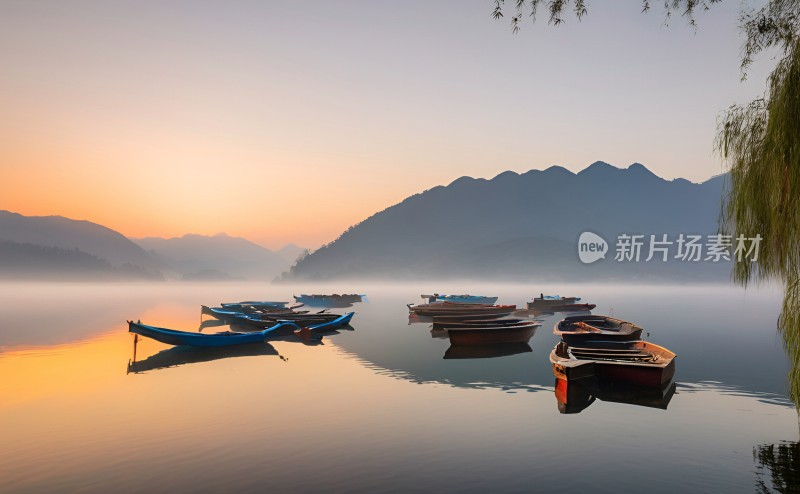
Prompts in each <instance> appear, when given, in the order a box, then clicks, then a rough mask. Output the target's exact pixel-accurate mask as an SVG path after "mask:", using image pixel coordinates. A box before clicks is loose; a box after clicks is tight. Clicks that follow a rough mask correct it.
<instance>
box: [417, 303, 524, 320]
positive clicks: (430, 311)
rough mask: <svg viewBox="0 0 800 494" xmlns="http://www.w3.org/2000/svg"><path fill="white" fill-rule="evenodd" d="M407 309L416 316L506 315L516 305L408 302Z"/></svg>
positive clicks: (513, 309) (515, 308) (512, 310)
mask: <svg viewBox="0 0 800 494" xmlns="http://www.w3.org/2000/svg"><path fill="white" fill-rule="evenodd" d="M408 310H409V311H410V312H412V313H414V314H416V315H418V316H433V317H435V316H468V315H473V314H494V315H497V316H500V315H504V316H505V315H508V314H511V313H512V312H514V311H515V310H517V306H516V305H481V304H455V303H452V302H441V303H435V304H420V305H412V304H408Z"/></svg>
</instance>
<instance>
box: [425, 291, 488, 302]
mask: <svg viewBox="0 0 800 494" xmlns="http://www.w3.org/2000/svg"><path fill="white" fill-rule="evenodd" d="M420 297H422V298H423V299H425V300H427V301H428V302H429V303H435V302H437V301H438V302H457V303H462V304H483V305H494V303H495V302H497V297H487V296H485V295H439V294H438V293H434V294H433V295H420Z"/></svg>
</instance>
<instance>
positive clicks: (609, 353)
mask: <svg viewBox="0 0 800 494" xmlns="http://www.w3.org/2000/svg"><path fill="white" fill-rule="evenodd" d="M550 363H551V364H552V365H553V374H555V376H556V377H557V378H559V379H565V380H574V379H581V378H584V377H591V376H595V377H597V378H599V379H608V380H614V381H620V382H625V383H629V384H635V385H639V386H661V385H662V384H663V383H665V382H667V381H669V380H670V379H672V377H673V376H674V375H675V354H674V353H672V352H671V351H669V350H667V349H666V348H664V347H661V346H658V345H656V344H654V343H649V342H647V341H641V340H640V341H632V342H624V344H614V345H602V346H595V345H591V346H588V345H587V346H585V347H579V346H567V344H566V343H564V342H561V343H559V344H557V345H556V346H555V348H553V351H552V352H550Z"/></svg>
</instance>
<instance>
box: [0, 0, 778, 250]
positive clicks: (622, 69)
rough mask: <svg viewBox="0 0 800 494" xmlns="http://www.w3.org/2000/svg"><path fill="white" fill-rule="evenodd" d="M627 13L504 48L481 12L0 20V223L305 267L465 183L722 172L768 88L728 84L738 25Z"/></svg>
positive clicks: (9, 9) (387, 8) (467, 5)
mask: <svg viewBox="0 0 800 494" xmlns="http://www.w3.org/2000/svg"><path fill="white" fill-rule="evenodd" d="M623 3H624V2H620V3H619V4H618V3H616V2H615V3H614V4H613V5H609V4H606V3H603V4H600V3H596V4H592V8H593V10H592V11H591V12H590V15H589V16H588V17H586V18H585V19H584V20H583V21H582V22H580V23H578V22H577V21H575V20H574V19H569V20H568V22H567V24H566V25H565V26H561V27H558V28H554V27H551V26H547V25H546V23H545V22H544V21H541V22H539V23H538V24H536V25H535V26H533V25H525V26H524V28H523V30H522V32H521V33H520V34H518V35H514V34H512V33H511V32H510V30H509V28H508V23H507V22H506V21H493V20H492V19H491V16H490V12H491V7H492V5H491V2H490V1H480V0H471V1H467V2H461V1H455V0H453V1H443V2H427V1H426V2H400V1H392V2H367V1H362V2H345V3H340V4H336V5H333V4H331V3H329V2H298V3H294V2H225V3H207V2H180V1H170V2H125V1H122V2H103V1H77V2H29V1H10V2H3V3H2V4H0V67H2V69H0V84H1V85H2V86H0V89H2V90H1V91H0V108H2V114H3V118H2V119H0V174H1V175H0V178H1V180H0V209H6V210H10V211H14V212H18V213H21V214H25V215H52V214H56V215H63V216H66V217H69V218H74V219H87V220H90V221H93V222H96V223H99V224H102V225H104V226H108V227H110V228H113V229H115V230H117V231H119V232H121V233H123V234H125V235H127V236H129V237H142V236H164V237H170V236H180V235H183V234H186V233H200V234H214V233H218V232H226V233H228V234H230V235H237V236H243V237H246V238H248V239H251V240H253V241H256V242H258V243H261V244H263V245H265V246H267V247H270V248H279V247H281V246H283V245H285V244H286V243H289V242H294V243H296V244H298V245H301V246H304V247H312V248H314V247H317V246H319V245H320V244H322V243H325V242H328V241H331V240H333V239H334V238H335V237H336V236H337V235H338V234H339V233H340V232H342V231H343V230H344V229H346V228H347V227H348V226H350V225H352V224H354V223H357V222H359V221H361V220H363V219H365V218H366V217H368V216H370V215H371V214H373V213H375V212H377V211H380V210H382V209H384V208H386V207H388V206H391V205H392V204H395V203H397V202H399V201H401V200H402V199H404V198H405V197H407V196H409V195H412V194H414V193H417V192H421V191H423V190H425V189H429V188H431V187H434V186H437V185H442V184H448V183H450V182H452V181H453V180H455V179H456V178H458V177H460V176H463V175H470V176H475V177H486V178H490V177H493V176H495V175H497V174H499V173H501V172H503V171H505V170H513V171H516V172H525V171H527V170H529V169H532V168H540V169H541V168H546V167H548V166H550V165H553V164H558V165H561V166H564V167H566V168H568V169H570V170H572V171H578V170H580V169H582V168H584V167H586V166H587V165H589V164H590V163H592V162H594V161H596V160H604V161H607V162H609V163H611V164H614V165H616V166H620V167H626V166H628V165H629V164H631V163H633V162H641V163H644V164H645V165H646V166H648V167H649V168H650V169H651V170H653V171H654V172H655V173H656V174H658V175H660V176H662V177H665V178H668V179H671V178H675V177H685V178H688V179H689V180H693V181H703V180H706V179H708V178H709V177H711V176H712V175H715V174H718V173H721V172H722V171H724V169H723V167H722V164H721V163H720V160H719V159H718V158H716V157H715V156H713V154H712V140H713V136H714V130H715V125H716V119H717V117H718V115H719V113H720V111H722V110H724V109H725V108H727V107H728V106H729V105H730V104H732V103H734V102H742V101H747V100H749V99H752V97H754V96H757V95H758V94H759V93H760V92H761V91H762V90H763V84H764V82H763V81H764V79H765V77H764V74H765V73H766V71H765V70H764V69H763V67H762V66H761V65H758V64H757V65H756V66H755V67H754V68H753V70H752V71H751V73H750V78H749V79H748V81H746V82H744V83H741V82H740V81H739V78H740V73H739V66H738V63H739V58H738V57H739V46H740V43H741V38H740V37H739V33H738V32H737V31H736V29H735V26H736V15H737V12H738V10H737V9H738V4H733V5H722V6H719V7H715V10H716V13H715V15H705V14H703V13H700V14H698V23H699V27H698V28H697V30H696V31H695V30H693V29H692V28H690V27H688V26H686V25H685V23H683V22H680V21H673V22H672V23H671V25H670V26H664V22H663V21H664V19H663V17H662V16H661V14H659V13H650V14H647V15H645V14H641V13H640V12H639V10H640V9H639V8H638V7H637V6H636V5H633V6H630V5H621V4H623ZM531 193H532V194H535V191H531ZM476 199H477V200H479V198H476Z"/></svg>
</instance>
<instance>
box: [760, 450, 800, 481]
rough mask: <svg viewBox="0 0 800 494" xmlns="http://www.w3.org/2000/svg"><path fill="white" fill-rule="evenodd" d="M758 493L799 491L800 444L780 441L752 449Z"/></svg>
mask: <svg viewBox="0 0 800 494" xmlns="http://www.w3.org/2000/svg"><path fill="white" fill-rule="evenodd" d="M753 460H754V461H755V462H756V489H757V490H758V492H764V493H768V492H780V493H790V492H798V490H800V443H798V442H789V441H782V442H780V443H777V444H762V445H760V446H756V447H755V448H753Z"/></svg>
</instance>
